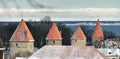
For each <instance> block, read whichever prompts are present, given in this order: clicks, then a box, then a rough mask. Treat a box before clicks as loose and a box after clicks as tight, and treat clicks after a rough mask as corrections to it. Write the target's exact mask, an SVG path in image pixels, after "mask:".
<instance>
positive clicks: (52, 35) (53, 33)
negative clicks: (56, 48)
mask: <svg viewBox="0 0 120 59" xmlns="http://www.w3.org/2000/svg"><path fill="white" fill-rule="evenodd" d="M46 39H49V40H61V39H62V37H61V33H60V32H59V30H58V28H57V25H56V23H53V24H52V26H51V28H50V30H49V32H48V35H47V37H46Z"/></svg>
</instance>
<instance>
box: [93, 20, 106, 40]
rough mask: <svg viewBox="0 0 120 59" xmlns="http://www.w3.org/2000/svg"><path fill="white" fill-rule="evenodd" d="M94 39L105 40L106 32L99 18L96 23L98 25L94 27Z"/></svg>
mask: <svg viewBox="0 0 120 59" xmlns="http://www.w3.org/2000/svg"><path fill="white" fill-rule="evenodd" d="M92 39H98V40H103V39H104V33H103V30H102V27H101V25H100V21H99V19H98V21H97V23H96V27H95V29H94V33H93V36H92Z"/></svg>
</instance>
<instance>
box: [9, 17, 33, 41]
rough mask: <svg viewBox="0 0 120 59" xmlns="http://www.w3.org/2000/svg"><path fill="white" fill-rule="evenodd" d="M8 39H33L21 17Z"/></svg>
mask: <svg viewBox="0 0 120 59" xmlns="http://www.w3.org/2000/svg"><path fill="white" fill-rule="evenodd" d="M10 41H34V38H33V36H32V34H31V32H30V30H29V29H28V27H27V25H26V23H25V21H24V20H23V19H22V20H21V22H20V23H19V25H18V26H17V28H16V30H15V32H14V33H13V35H12V37H11V39H10Z"/></svg>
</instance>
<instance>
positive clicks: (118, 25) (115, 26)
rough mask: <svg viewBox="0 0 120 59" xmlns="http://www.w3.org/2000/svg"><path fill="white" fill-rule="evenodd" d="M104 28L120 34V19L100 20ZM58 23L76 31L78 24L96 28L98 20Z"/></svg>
mask: <svg viewBox="0 0 120 59" xmlns="http://www.w3.org/2000/svg"><path fill="white" fill-rule="evenodd" d="M100 22H101V26H102V28H103V30H107V31H111V32H113V33H115V34H116V35H118V36H120V21H100ZM57 23H58V24H62V25H66V26H67V27H69V28H70V29H71V30H72V31H75V29H76V27H77V26H78V25H81V26H83V25H84V26H87V27H89V29H93V30H94V28H95V25H96V21H57Z"/></svg>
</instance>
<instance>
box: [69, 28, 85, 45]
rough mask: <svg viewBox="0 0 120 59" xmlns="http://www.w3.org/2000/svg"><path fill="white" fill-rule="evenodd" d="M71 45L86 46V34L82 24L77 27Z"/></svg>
mask: <svg viewBox="0 0 120 59" xmlns="http://www.w3.org/2000/svg"><path fill="white" fill-rule="evenodd" d="M71 45H73V46H86V36H85V34H84V33H83V31H82V29H81V27H80V26H78V27H77V29H76V31H75V32H74V34H73V36H72V37H71Z"/></svg>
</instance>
